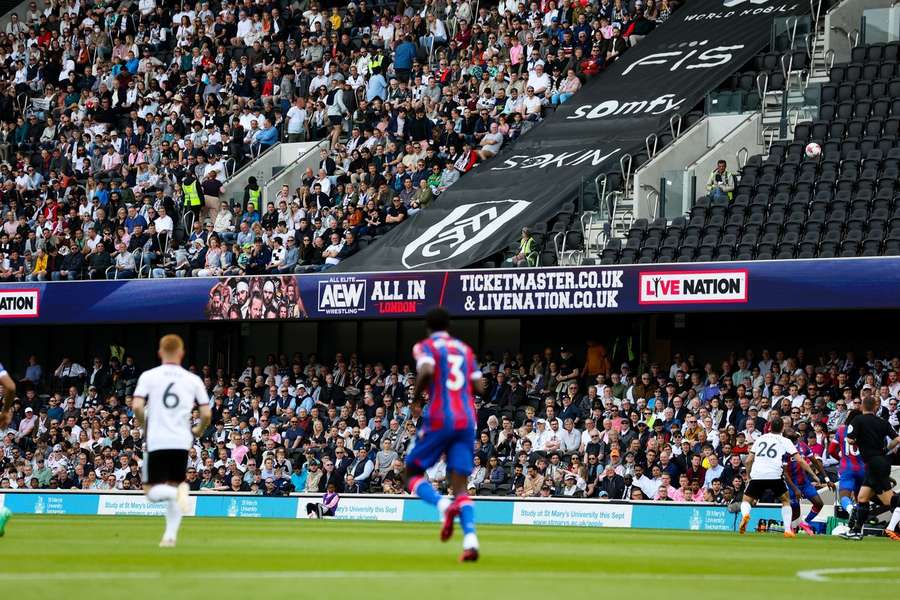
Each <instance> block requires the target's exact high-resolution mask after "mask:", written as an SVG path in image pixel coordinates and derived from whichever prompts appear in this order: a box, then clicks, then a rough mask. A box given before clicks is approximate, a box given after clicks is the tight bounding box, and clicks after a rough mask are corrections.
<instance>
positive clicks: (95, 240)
mask: <svg viewBox="0 0 900 600" xmlns="http://www.w3.org/2000/svg"><path fill="white" fill-rule="evenodd" d="M657 1H658V4H657ZM674 8H675V3H674V2H672V1H670V0H613V1H612V2H610V0H559V2H556V1H554V0H534V1H528V0H522V1H519V0H501V1H500V2H491V1H487V2H480V3H479V2H473V1H472V0H459V1H454V2H447V1H446V0H401V1H400V2H383V1H381V0H377V1H374V2H373V1H372V0H359V2H358V3H357V2H349V3H347V4H343V3H341V4H340V5H339V4H338V3H334V2H315V1H310V0H293V1H291V2H288V1H286V0H279V1H273V0H267V1H258V2H251V1H250V0H243V1H239V2H234V1H232V0H212V1H204V2H196V3H190V2H183V3H182V2H176V1H173V0H140V1H139V2H121V3H116V2H113V3H107V2H99V1H93V0H51V1H50V2H49V3H48V4H47V5H46V7H44V6H38V4H37V2H36V0H35V1H33V2H31V3H30V4H29V5H28V9H27V10H26V11H25V13H24V14H16V15H13V16H12V17H11V20H10V21H9V22H7V23H5V27H3V29H2V31H0V90H2V91H0V163H2V165H0V206H2V211H3V217H2V220H3V221H4V222H3V224H2V230H0V281H13V280H18V281H20V280H25V279H28V280H35V281H44V280H50V279H78V278H82V277H84V278H106V277H110V278H113V277H115V278H130V277H135V276H155V277H166V276H173V275H180V276H190V275H192V274H196V273H197V272H199V271H202V272H203V274H204V275H210V274H213V275H215V274H223V273H225V272H229V271H230V272H234V273H242V272H245V271H246V265H247V264H248V263H250V262H252V263H253V265H254V267H252V269H251V271H250V272H253V271H254V269H257V268H258V264H259V263H260V262H261V260H259V259H258V257H259V255H260V253H262V254H264V255H265V258H266V259H267V260H268V259H271V258H272V257H271V255H272V254H276V253H279V254H288V255H289V256H290V258H289V259H287V260H284V259H278V260H268V262H266V263H265V268H266V269H270V270H276V269H277V270H279V271H280V272H288V271H292V270H297V269H298V268H299V270H300V271H305V270H316V269H321V268H323V266H324V265H329V264H334V263H335V261H334V260H332V261H327V259H328V258H332V259H335V260H337V261H339V260H341V258H343V257H346V256H347V255H349V254H352V252H354V251H355V250H356V249H357V248H356V239H357V238H359V237H360V236H370V237H373V236H375V235H379V234H381V233H384V232H385V231H387V230H388V229H390V228H392V227H394V226H396V225H397V224H399V223H401V222H403V221H404V220H405V219H406V218H407V217H408V216H409V214H411V213H414V212H415V211H416V210H419V209H421V208H422V207H424V206H427V205H428V204H429V203H430V202H432V201H434V199H435V197H437V196H439V195H440V193H442V192H443V191H444V190H445V189H447V187H449V186H451V185H453V183H455V181H456V180H457V179H459V177H460V175H462V174H464V173H466V172H467V171H469V170H470V169H472V168H473V166H474V165H475V164H476V163H477V162H479V161H481V160H484V159H487V158H489V157H491V156H493V155H494V154H496V153H497V152H498V151H499V149H500V148H501V146H502V145H503V144H504V143H507V142H509V141H511V140H514V139H516V138H517V137H518V136H519V135H521V134H522V133H524V132H525V131H526V130H527V129H528V128H529V127H531V126H532V125H533V124H534V123H535V122H536V121H539V120H540V119H541V118H542V117H543V115H544V113H545V112H546V111H548V110H553V109H554V107H556V106H558V105H559V104H560V103H563V102H565V101H567V100H568V99H569V98H570V97H571V96H572V94H574V93H576V92H577V91H578V90H579V89H580V87H581V86H582V85H583V84H584V83H585V82H586V81H587V79H588V78H589V77H591V76H592V75H594V74H596V73H597V72H598V71H599V70H601V69H602V68H603V67H604V66H605V65H607V64H608V63H609V62H611V61H614V60H615V59H616V57H618V56H619V55H620V54H621V53H622V52H624V51H625V50H626V49H627V48H628V47H629V46H630V45H632V44H634V43H635V42H637V41H638V40H639V39H641V38H643V37H644V36H645V35H646V34H647V33H649V32H650V31H651V30H652V29H653V28H654V27H655V26H656V25H657V24H659V23H662V22H664V21H665V20H666V19H667V18H668V16H669V15H670V13H671V11H672V10H673V9H674ZM324 139H327V140H328V143H327V149H326V151H325V156H323V159H322V161H321V163H320V165H319V166H320V168H319V169H318V170H317V171H316V172H312V170H310V171H309V172H307V173H305V174H304V175H303V176H302V178H301V179H300V180H299V181H296V182H293V185H291V186H285V189H283V190H282V191H281V193H279V194H278V197H277V198H276V199H275V201H274V202H272V205H271V206H268V207H265V206H261V205H260V196H259V193H258V190H259V187H258V183H256V184H254V185H255V186H256V187H253V189H252V191H251V193H250V194H248V195H247V197H246V198H245V202H243V203H240V204H239V205H236V206H231V205H230V202H227V201H226V202H224V203H223V202H221V200H222V199H224V196H223V195H222V189H223V184H225V183H226V181H227V179H228V177H229V176H231V175H232V174H233V172H234V171H235V169H237V168H240V167H241V165H243V164H245V163H246V162H247V161H248V160H250V159H251V158H252V157H254V156H256V155H258V154H260V153H261V152H264V151H265V150H266V149H268V148H270V147H272V146H273V145H275V144H276V143H278V142H279V141H292V142H295V141H305V140H324ZM259 183H263V182H259ZM251 187H252V186H251ZM292 188H293V189H292ZM397 198H399V201H398V200H396V199H397ZM183 213H185V214H187V215H189V218H186V219H183V218H182V214H183ZM195 222H196V223H195ZM282 224H283V225H282ZM194 227H197V228H198V231H193V228H194ZM348 231H352V232H353V233H352V236H353V237H352V238H350V239H348V238H347V236H346V232H348ZM334 233H336V234H337V243H333V241H332V234H334ZM173 234H174V235H173ZM213 234H215V236H214V237H216V242H215V248H210V246H212V245H213V244H211V243H210V237H211V236H213ZM292 234H293V235H292ZM290 237H294V238H295V241H294V242H293V244H294V246H293V248H290V247H289V238H290ZM307 237H308V238H309V241H308V242H306V241H305V238H307ZM275 238H281V248H280V249H279V248H276V245H275V243H274V239H275ZM256 239H261V240H263V241H262V247H261V248H257V247H254V245H253V244H254V240H256ZM198 240H199V241H198ZM304 244H306V245H304ZM345 244H346V245H347V249H346V250H345V251H344V252H343V254H342V256H341V257H336V256H331V255H326V256H325V257H324V258H323V256H322V255H323V254H326V252H328V249H329V248H331V247H332V246H334V247H337V248H338V250H337V251H341V250H344V246H345ZM304 249H306V254H304V252H302V251H303V250H304ZM288 250H289V251H288ZM242 254H245V255H246V256H244V257H243V260H242ZM329 254H334V252H331V253H329ZM295 256H296V260H294V257H295ZM248 258H252V259H254V260H252V261H250V260H247V259H248ZM324 268H327V267H324Z"/></svg>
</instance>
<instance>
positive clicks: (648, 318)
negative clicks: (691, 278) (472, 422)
mask: <svg viewBox="0 0 900 600" xmlns="http://www.w3.org/2000/svg"><path fill="white" fill-rule="evenodd" d="M898 317H900V311H897V310H866V311H852V310H847V311H837V312H835V311H827V312H818V311H807V312H755V313H754V312H749V313H745V312H716V313H711V312H710V313H660V314H641V315H636V314H632V315H628V314H625V315H623V314H618V315H578V316H574V315H560V316H542V317H529V318H518V317H517V318H506V319H496V318H492V319H456V320H454V321H453V323H452V326H451V328H452V331H453V332H454V333H455V334H456V335H457V336H459V337H461V338H462V339H464V340H465V341H466V342H468V343H469V344H471V345H472V346H473V348H474V349H475V350H476V352H477V353H478V355H479V356H483V355H484V354H485V353H486V352H491V354H492V355H493V358H494V359H495V360H500V359H501V358H502V356H503V354H504V352H510V353H511V355H512V356H513V357H514V356H515V354H516V353H517V352H522V353H523V354H524V355H525V359H526V363H527V362H530V360H531V356H532V355H533V354H534V353H542V352H543V350H544V348H546V347H552V348H554V351H558V350H559V348H560V347H561V346H566V347H568V348H569V349H570V350H571V351H572V352H573V353H574V354H575V356H576V359H577V360H579V361H581V362H582V364H583V361H584V356H585V348H586V342H587V341H588V340H593V341H595V342H597V343H599V344H602V345H603V346H604V347H605V348H606V351H607V355H608V356H609V358H610V360H611V363H612V364H613V365H616V366H618V365H620V364H621V363H622V362H629V363H631V365H632V368H637V367H638V366H639V364H644V365H646V364H649V363H651V362H653V361H656V360H659V361H661V362H663V361H666V360H667V359H668V357H670V356H671V355H672V354H673V353H674V352H682V353H687V354H691V353H692V354H695V355H696V357H697V360H698V361H700V362H701V364H702V363H703V362H706V361H710V362H712V363H713V364H714V365H718V363H719V362H721V360H723V359H724V358H727V357H728V355H729V354H730V353H732V352H734V353H738V354H742V353H743V352H744V350H745V349H747V348H752V349H754V351H755V353H756V354H757V355H759V352H760V351H761V350H762V349H764V348H765V349H769V350H770V351H771V352H773V353H774V352H775V351H776V350H778V349H784V350H786V351H791V352H795V351H796V350H797V349H798V348H803V349H804V350H805V351H806V355H807V356H817V355H821V354H827V352H828V351H829V350H832V349H834V350H837V351H839V352H842V353H843V352H845V351H850V350H853V351H856V352H857V353H858V354H859V353H861V352H863V351H865V350H867V349H873V350H876V351H878V350H886V351H890V350H893V349H895V346H892V342H891V336H892V335H893V330H892V328H890V327H886V325H889V324H891V323H897V322H900V321H898ZM166 333H177V334H179V335H181V336H182V337H183V338H184V340H185V342H186V344H187V350H188V356H187V360H188V361H189V362H190V364H196V365H210V366H211V367H213V368H214V369H215V368H224V369H225V370H226V371H235V370H238V369H239V368H243V365H244V363H245V361H246V359H247V357H248V356H254V357H256V359H257V361H264V360H265V358H266V356H267V355H268V354H275V355H276V356H278V355H279V354H286V355H287V357H288V359H290V358H291V356H292V355H293V354H294V353H297V352H299V353H302V354H303V355H304V356H306V355H308V354H310V353H316V354H317V355H318V357H319V359H320V360H321V361H322V362H323V363H325V364H329V361H331V360H332V359H333V357H334V355H335V354H336V353H338V352H341V353H343V354H344V355H345V356H349V355H350V354H351V353H354V352H355V353H357V355H358V356H359V358H360V361H361V362H363V363H366V362H375V361H381V362H385V363H389V364H392V363H395V362H396V363H399V364H400V365H402V364H404V363H409V364H411V363H412V358H411V348H412V346H413V344H414V343H415V342H417V341H418V340H420V339H421V338H422V337H424V333H425V332H424V325H423V323H422V321H421V320H420V319H413V320H345V321H340V320H331V321H278V322H272V321H269V322H258V321H244V322H239V323H235V322H233V321H231V322H228V321H216V322H202V323H180V324H174V323H173V324H114V325H113V324H111V325H46V326H44V325H42V326H11V327H5V328H3V329H2V330H0V361H2V362H3V364H4V365H6V367H7V369H8V370H10V371H11V372H12V373H13V375H14V376H16V377H21V376H22V373H24V369H25V366H26V364H27V361H28V357H29V356H30V355H35V356H36V357H37V359H38V362H39V364H41V365H42V366H43V368H44V373H45V376H46V377H49V376H50V375H52V373H53V371H54V370H55V369H56V367H57V366H58V365H59V364H60V361H61V360H62V359H63V357H70V358H72V359H73V360H76V361H78V362H80V363H81V364H82V365H83V366H84V367H85V368H89V363H85V362H83V361H89V360H90V359H92V358H93V357H94V356H100V357H102V358H104V359H105V358H107V357H108V356H109V355H110V348H111V346H112V345H117V346H121V347H123V348H124V351H125V354H126V355H131V356H133V357H134V359H135V361H136V363H137V365H138V368H139V369H141V370H143V369H147V368H149V367H150V366H152V365H155V364H156V362H157V358H156V343H157V340H158V339H159V337H160V336H162V335H164V334H166ZM578 366H579V367H581V365H578ZM665 366H666V367H668V365H665Z"/></svg>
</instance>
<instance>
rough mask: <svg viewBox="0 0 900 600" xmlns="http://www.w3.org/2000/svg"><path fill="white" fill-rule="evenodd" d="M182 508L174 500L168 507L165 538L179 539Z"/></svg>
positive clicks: (170, 501)
mask: <svg viewBox="0 0 900 600" xmlns="http://www.w3.org/2000/svg"><path fill="white" fill-rule="evenodd" d="M181 517H182V514H181V508H180V507H179V506H178V503H177V502H175V500H174V499H172V500H169V502H168V504H167V505H166V533H165V535H164V536H163V537H165V538H167V539H173V540H174V539H175V538H176V537H178V528H179V527H181Z"/></svg>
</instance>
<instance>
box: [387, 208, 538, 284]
mask: <svg viewBox="0 0 900 600" xmlns="http://www.w3.org/2000/svg"><path fill="white" fill-rule="evenodd" d="M530 205H531V202H529V201H527V200H493V201H489V202H476V203H474V204H463V205H461V206H457V207H456V208H454V209H453V210H452V211H450V214H448V215H447V216H446V217H444V218H443V219H441V220H440V221H438V222H437V223H435V224H434V225H432V226H431V227H429V228H428V229H426V230H425V231H424V232H422V235H420V236H419V237H417V238H416V239H414V240H413V241H412V242H410V243H409V244H407V246H406V248H404V249H403V266H404V267H406V268H407V269H417V268H421V267H424V266H426V265H433V264H436V263H439V262H441V261H444V260H448V259H451V258H453V257H455V256H459V255H461V254H463V253H465V252H466V251H468V250H470V249H471V248H473V247H475V246H476V245H477V244H479V243H480V242H483V241H486V240H487V239H489V238H490V237H491V236H492V235H493V234H494V233H496V232H498V231H500V230H501V229H502V228H503V227H504V226H505V225H506V224H507V223H509V222H510V221H512V220H513V219H515V218H516V217H517V216H519V215H520V214H521V213H522V212H523V211H524V210H525V209H526V208H528V207H529V206H530Z"/></svg>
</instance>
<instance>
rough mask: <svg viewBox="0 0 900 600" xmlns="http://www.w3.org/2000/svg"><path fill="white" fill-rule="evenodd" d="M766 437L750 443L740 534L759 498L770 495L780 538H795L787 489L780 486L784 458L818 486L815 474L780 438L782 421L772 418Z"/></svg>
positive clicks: (781, 483)
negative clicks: (776, 510)
mask: <svg viewBox="0 0 900 600" xmlns="http://www.w3.org/2000/svg"><path fill="white" fill-rule="evenodd" d="M769 425H770V433H767V434H765V435H762V436H760V437H759V438H757V439H756V441H755V442H753V447H752V448H750V455H749V456H748V458H747V464H746V467H747V469H749V470H750V483H749V484H748V485H747V489H746V490H745V491H744V497H743V500H742V502H741V514H742V518H741V526H740V530H739V531H740V533H741V534H743V533H744V532H746V531H747V523H748V522H750V509H751V506H752V505H753V504H756V503H757V501H759V499H760V498H762V496H763V495H764V494H765V493H766V491H771V492H772V494H773V495H774V496H775V497H776V498H778V499H779V500H780V501H781V517H782V520H783V521H784V536H785V537H795V534H794V531H793V528H792V526H791V522H792V520H793V519H792V511H791V504H790V496H789V495H788V490H787V485H785V483H784V457H785V456H787V457H790V458H793V459H794V460H795V461H796V462H797V464H799V465H800V467H801V468H802V469H803V470H804V471H806V472H807V473H809V475H810V477H811V479H812V481H813V483H819V478H818V477H817V476H816V473H815V471H814V470H813V469H812V467H810V466H809V463H807V462H806V460H804V458H803V457H802V456H800V453H799V452H797V447H796V446H795V445H794V442H792V441H791V440H789V439H788V438H786V437H784V436H783V435H782V431H783V430H784V421H782V419H781V417H775V418H774V419H772V420H771V421H770V423H769Z"/></svg>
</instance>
